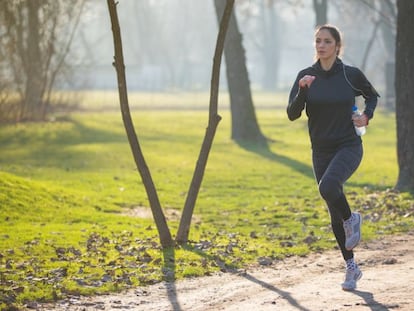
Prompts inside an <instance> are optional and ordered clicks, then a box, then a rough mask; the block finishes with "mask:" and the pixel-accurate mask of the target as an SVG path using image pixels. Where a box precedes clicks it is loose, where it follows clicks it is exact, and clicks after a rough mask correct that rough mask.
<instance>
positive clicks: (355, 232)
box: [344, 213, 362, 251]
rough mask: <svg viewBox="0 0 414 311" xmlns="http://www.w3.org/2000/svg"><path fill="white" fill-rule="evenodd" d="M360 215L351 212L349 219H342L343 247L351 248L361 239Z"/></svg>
mask: <svg viewBox="0 0 414 311" xmlns="http://www.w3.org/2000/svg"><path fill="white" fill-rule="evenodd" d="M361 225H362V217H361V214H359V213H352V214H351V219H350V221H348V220H347V221H344V230H345V248H346V249H347V250H349V251H350V250H352V249H353V248H354V247H355V246H357V245H358V243H359V241H360V240H361Z"/></svg>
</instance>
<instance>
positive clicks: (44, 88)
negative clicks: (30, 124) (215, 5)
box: [0, 0, 84, 121]
mask: <svg viewBox="0 0 414 311" xmlns="http://www.w3.org/2000/svg"><path fill="white" fill-rule="evenodd" d="M83 4H84V0H75V1H70V2H67V1H63V0H47V1H46V0H22V1H7V0H1V1H0V29H1V31H2V36H1V37H0V40H1V42H0V44H1V46H2V49H1V52H0V53H1V55H0V56H1V62H2V65H1V67H2V68H1V69H2V70H3V72H6V73H7V74H9V75H10V76H11V77H12V86H13V90H12V91H16V92H17V94H18V96H19V100H18V104H17V107H16V109H15V111H14V114H15V115H14V118H15V119H16V120H17V121H23V120H32V121H42V120H44V119H45V117H46V113H47V111H48V108H49V104H50V98H51V90H52V87H53V85H54V83H55V81H56V78H57V76H58V74H59V72H61V71H62V69H63V68H64V65H65V57H66V55H67V54H68V52H69V47H70V44H71V42H72V39H73V35H74V31H75V29H76V26H77V24H78V22H79V17H80V13H81V11H82V8H83Z"/></svg>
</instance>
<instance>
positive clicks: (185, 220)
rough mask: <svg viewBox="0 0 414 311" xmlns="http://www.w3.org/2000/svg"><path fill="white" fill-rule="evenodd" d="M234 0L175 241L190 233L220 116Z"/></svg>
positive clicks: (220, 37) (229, 5) (224, 19)
mask: <svg viewBox="0 0 414 311" xmlns="http://www.w3.org/2000/svg"><path fill="white" fill-rule="evenodd" d="M233 5H234V0H227V3H226V7H225V8H224V13H223V17H222V19H221V22H220V29H219V33H218V36H217V43H216V50H215V53H214V58H213V70H212V74H211V87H210V106H209V121H208V127H207V130H206V135H205V136H204V141H203V144H202V146H201V151H200V155H199V157H198V161H197V164H196V168H195V171H194V175H193V179H192V181H191V185H190V189H189V191H188V194H187V199H186V201H185V205H184V210H183V214H182V216H181V220H180V226H179V228H178V232H177V237H176V241H177V242H178V243H180V244H183V243H186V242H187V241H188V235H189V233H190V225H191V218H192V217H193V211H194V207H195V203H196V200H197V196H198V193H199V190H200V186H201V182H202V180H203V176H204V171H205V168H206V165H207V159H208V155H209V153H210V149H211V145H212V144H213V139H214V135H215V133H216V129H217V125H218V123H219V122H220V120H221V117H220V116H219V115H218V114H217V106H218V92H219V82H220V66H221V58H222V54H223V49H224V40H225V38H226V32H227V28H228V24H229V20H230V16H231V13H232V10H233Z"/></svg>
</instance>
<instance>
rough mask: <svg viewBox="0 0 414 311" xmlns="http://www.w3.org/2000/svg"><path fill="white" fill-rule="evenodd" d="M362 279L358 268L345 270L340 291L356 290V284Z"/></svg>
mask: <svg viewBox="0 0 414 311" xmlns="http://www.w3.org/2000/svg"><path fill="white" fill-rule="evenodd" d="M361 277H362V272H361V270H360V269H359V267H356V268H355V269H352V270H351V269H347V270H346V275H345V281H344V282H343V283H342V289H343V290H347V291H352V290H354V289H356V287H357V285H356V282H357V281H358V280H359V279H360V278H361Z"/></svg>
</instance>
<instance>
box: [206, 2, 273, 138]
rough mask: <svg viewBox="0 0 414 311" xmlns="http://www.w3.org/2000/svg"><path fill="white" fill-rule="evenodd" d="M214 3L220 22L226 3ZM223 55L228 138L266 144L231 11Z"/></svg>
mask: <svg viewBox="0 0 414 311" xmlns="http://www.w3.org/2000/svg"><path fill="white" fill-rule="evenodd" d="M214 4H215V8H216V13H217V18H218V19H219V20H220V19H221V16H222V15H223V12H224V5H225V3H224V1H222V0H214ZM224 56H225V59H226V73H227V84H228V88H229V93H230V110H231V117H232V120H231V138H232V139H234V140H235V141H237V142H255V143H265V142H266V137H265V136H264V135H263V134H262V132H261V130H260V127H259V124H258V122H257V118H256V112H255V109H254V106H253V99H252V94H251V91H250V81H249V74H248V72H247V68H246V56H245V50H244V48H243V44H242V34H241V33H240V31H239V28H238V25H237V19H236V15H235V14H234V12H233V13H232V14H231V18H230V22H229V30H228V34H227V38H226V42H225V45H224Z"/></svg>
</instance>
